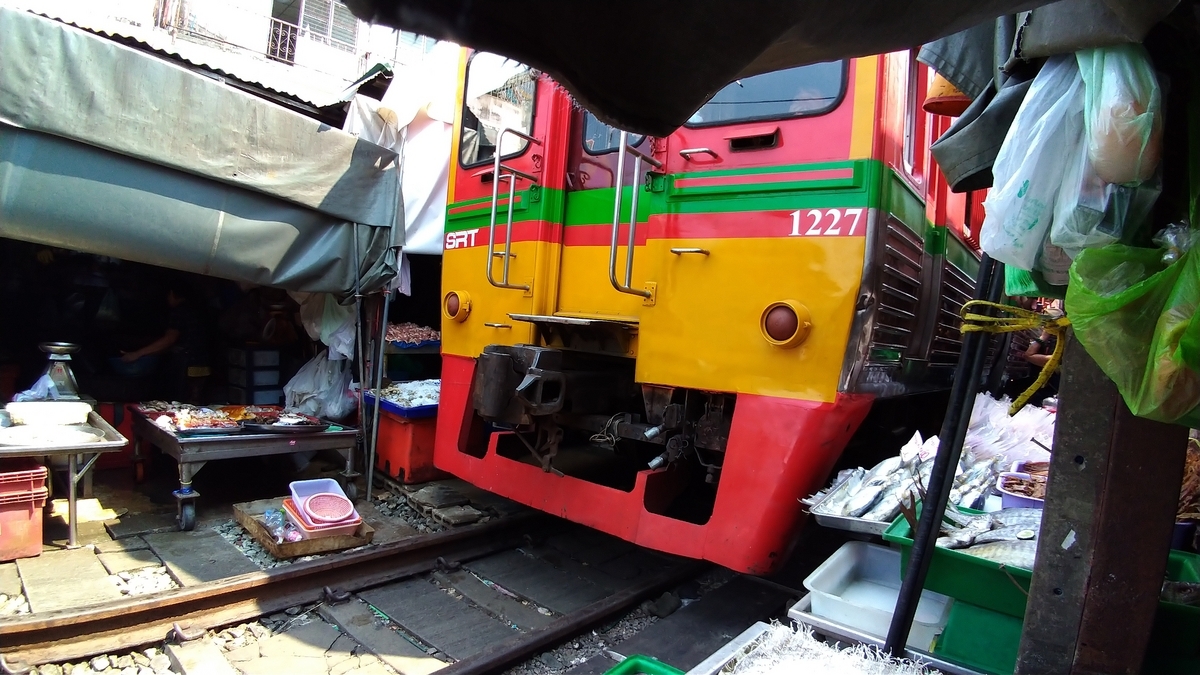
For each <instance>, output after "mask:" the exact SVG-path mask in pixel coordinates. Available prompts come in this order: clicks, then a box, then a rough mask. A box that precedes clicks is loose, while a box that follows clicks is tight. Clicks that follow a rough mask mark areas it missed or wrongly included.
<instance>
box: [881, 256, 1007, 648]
mask: <svg viewBox="0 0 1200 675" xmlns="http://www.w3.org/2000/svg"><path fill="white" fill-rule="evenodd" d="M1003 288H1004V266H1003V264H1001V263H998V262H996V261H994V260H992V259H991V257H989V256H988V255H987V254H984V256H983V258H982V260H980V262H979V278H978V279H977V280H976V282H975V295H974V297H975V299H976V300H984V299H987V300H991V301H992V302H995V301H997V300H999V298H1000V293H1001V291H1002V290H1003ZM989 337H990V335H989V334H987V333H979V332H972V333H966V334H965V335H964V336H963V340H962V353H961V354H960V355H959V358H958V367H957V369H956V370H955V373H954V385H953V387H951V389H950V403H949V406H948V407H947V408H946V417H945V419H943V420H942V428H941V432H940V433H939V434H938V438H939V439H940V440H939V443H938V451H937V455H936V456H935V457H934V460H933V470H932V471H931V473H930V477H929V486H928V491H927V492H926V494H925V501H924V504H923V505H922V507H921V518H920V520H919V521H918V522H917V531H916V532H914V533H913V547H912V553H911V554H910V556H909V559H908V573H907V574H905V575H904V581H903V582H902V583H901V584H900V594H899V596H898V597H897V598H896V609H895V611H894V612H893V613H892V624H891V626H890V627H889V628H888V635H887V640H885V641H884V643H883V649H884V651H885V652H887V653H889V654H892V655H894V656H903V655H904V649H905V645H906V643H907V642H908V633H909V630H910V629H911V628H912V622H913V617H914V616H915V615H916V613H917V602H918V601H919V600H920V598H921V591H922V589H924V587H925V576H926V575H927V574H928V573H929V563H930V562H931V561H932V560H933V556H932V553H933V547H934V545H935V542H936V541H937V533H938V530H939V529H940V528H939V527H938V524H939V523H941V521H942V517H943V516H944V515H945V513H946V502H947V500H948V499H949V497H950V489H951V487H952V486H953V484H954V469H953V467H954V466H955V464H957V463H958V458H959V455H960V454H961V453H962V446H963V439H964V438H966V435H967V426H968V425H969V424H970V422H971V410H972V408H973V406H974V401H975V394H976V392H977V391H978V389H979V379H980V375H981V373H982V371H983V361H984V358H986V356H987V345H988V342H989V340H988V338H989ZM1003 356H1004V355H1002V354H998V355H997V358H1002V357H1003Z"/></svg>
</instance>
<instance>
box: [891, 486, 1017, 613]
mask: <svg viewBox="0 0 1200 675" xmlns="http://www.w3.org/2000/svg"><path fill="white" fill-rule="evenodd" d="M960 510H961V511H962V512H963V513H970V514H973V513H980V512H979V511H972V510H970V509H960ZM883 538H884V539H885V540H887V541H889V542H891V543H893V544H896V545H898V546H899V547H900V573H901V574H907V573H908V558H909V555H911V554H912V546H913V541H912V528H910V527H909V526H908V521H906V520H905V519H904V516H900V517H898V518H896V521H895V522H893V523H892V524H891V525H889V526H888V528H887V529H886V530H884V532H883ZM1032 578H1033V571H1032V570H1027V569H1022V568H1020V567H1006V566H1002V565H1000V564H998V563H994V562H992V561H990V560H984V559H983V558H976V557H975V556H972V555H967V554H966V553H960V552H958V551H954V550H950V549H945V548H936V547H935V548H934V553H933V559H932V560H931V561H930V562H929V574H928V576H926V578H925V588H926V589H927V590H930V591H934V592H935V593H941V594H942V595H948V596H950V597H952V598H954V599H955V600H958V601H962V602H967V603H970V604H972V605H976V606H977V607H981V608H983V609H990V610H992V611H995V612H1000V613H1001V614H1007V615H1008V616H1013V617H1016V618H1018V619H1021V618H1023V617H1024V616H1025V604H1026V603H1027V602H1028V593H1029V582H1030V580H1031V579H1032Z"/></svg>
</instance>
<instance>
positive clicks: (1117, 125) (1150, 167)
mask: <svg viewBox="0 0 1200 675" xmlns="http://www.w3.org/2000/svg"><path fill="white" fill-rule="evenodd" d="M1075 56H1076V59H1077V61H1078V63H1079V72H1080V74H1081V76H1082V78H1083V81H1084V82H1085V83H1086V91H1087V93H1086V100H1085V103H1084V108H1085V124H1086V127H1087V147H1088V157H1089V159H1090V160H1091V163H1092V166H1093V167H1094V168H1095V171H1096V175H1098V176H1099V177H1100V178H1101V179H1103V180H1104V181H1106V182H1109V183H1117V184H1122V183H1140V182H1142V181H1145V180H1149V179H1150V177H1151V176H1153V175H1154V170H1155V169H1156V168H1157V167H1158V161H1159V159H1160V158H1161V157H1162V130H1163V119H1162V92H1161V91H1160V89H1159V86H1158V77H1157V75H1156V74H1155V72H1154V66H1153V64H1152V63H1151V62H1150V56H1149V54H1147V53H1146V48H1145V47H1143V46H1141V45H1138V44H1126V45H1119V46H1116V47H1101V48H1098V49H1084V50H1081V51H1079V52H1078V53H1076V55H1075Z"/></svg>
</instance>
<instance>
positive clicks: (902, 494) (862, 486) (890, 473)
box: [810, 433, 1005, 523]
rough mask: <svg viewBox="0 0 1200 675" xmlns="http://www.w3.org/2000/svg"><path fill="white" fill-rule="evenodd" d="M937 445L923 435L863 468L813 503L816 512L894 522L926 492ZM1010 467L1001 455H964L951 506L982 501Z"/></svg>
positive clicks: (965, 505) (844, 477)
mask: <svg viewBox="0 0 1200 675" xmlns="http://www.w3.org/2000/svg"><path fill="white" fill-rule="evenodd" d="M937 445H938V439H937V437H936V436H933V437H931V438H929V439H927V440H922V439H921V435H920V434H919V433H918V434H915V435H914V436H913V438H912V440H910V441H909V442H908V443H906V444H905V445H904V447H903V448H901V450H900V455H899V456H896V457H889V458H887V459H885V460H883V461H882V462H880V463H879V464H877V465H875V467H874V468H872V469H871V470H870V471H866V470H864V469H862V468H858V469H852V470H850V471H848V472H843V474H842V476H840V477H839V478H840V480H839V482H838V483H837V484H836V485H835V486H834V487H833V488H832V491H831V492H830V493H829V494H827V495H825V498H824V499H823V500H820V501H817V500H816V499H814V500H812V502H810V505H813V507H812V510H813V512H814V513H817V514H823V515H830V516H847V517H850V518H861V519H864V520H873V521H877V522H888V523H890V522H891V521H893V520H895V518H896V516H897V515H899V513H900V507H901V505H902V504H905V503H909V502H911V501H912V499H913V498H915V497H918V496H920V495H922V494H924V492H925V489H926V487H927V486H928V485H929V477H930V475H931V474H932V472H933V458H934V455H935V454H936V453H937ZM1004 463H1005V461H1004V459H1003V458H1001V457H981V458H978V459H972V458H971V457H969V456H967V455H964V456H963V459H962V461H961V462H960V466H959V467H958V471H957V472H956V475H955V478H954V486H953V490H952V491H951V493H950V500H951V503H952V504H955V505H957V506H962V507H968V508H969V507H973V506H976V505H977V504H979V503H981V502H982V501H983V499H984V497H986V496H987V494H988V493H989V491H990V489H991V487H992V485H994V484H995V482H996V478H997V476H998V475H999V472H1000V471H1002V470H1003V469H1004V468H1005V467H1004ZM814 504H815V505H814Z"/></svg>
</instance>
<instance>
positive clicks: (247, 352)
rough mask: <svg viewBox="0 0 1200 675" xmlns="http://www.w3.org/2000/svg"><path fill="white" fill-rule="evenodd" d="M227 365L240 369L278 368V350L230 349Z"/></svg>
mask: <svg viewBox="0 0 1200 675" xmlns="http://www.w3.org/2000/svg"><path fill="white" fill-rule="evenodd" d="M229 365H231V366H238V367H241V368H271V367H278V366H279V350H278V349H253V348H246V347H231V348H230V349H229Z"/></svg>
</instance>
